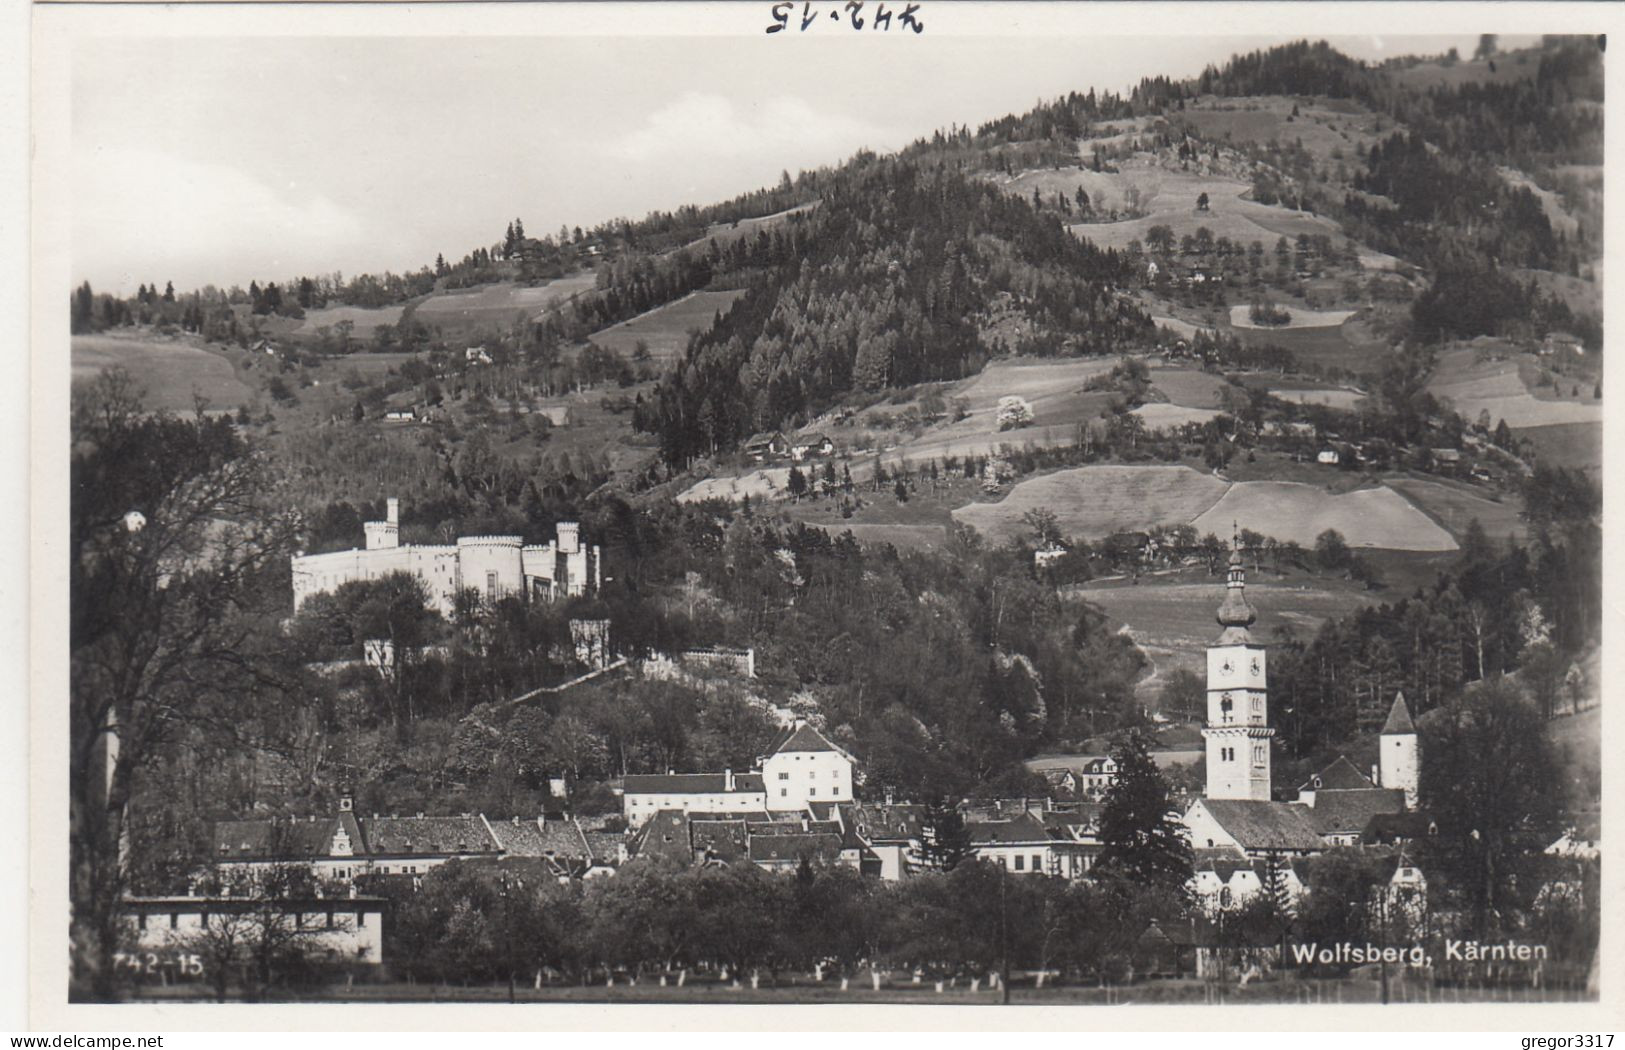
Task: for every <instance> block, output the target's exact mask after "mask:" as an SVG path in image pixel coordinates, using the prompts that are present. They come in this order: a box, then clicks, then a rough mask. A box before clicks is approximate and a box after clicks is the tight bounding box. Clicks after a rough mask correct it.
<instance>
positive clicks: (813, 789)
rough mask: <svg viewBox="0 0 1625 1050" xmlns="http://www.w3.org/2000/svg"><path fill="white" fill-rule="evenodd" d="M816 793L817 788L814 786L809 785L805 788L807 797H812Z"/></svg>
mask: <svg viewBox="0 0 1625 1050" xmlns="http://www.w3.org/2000/svg"><path fill="white" fill-rule="evenodd" d="M816 794H818V789H817V788H816V787H810V788H808V789H807V797H808V798H812V797H813V796H814V795H816Z"/></svg>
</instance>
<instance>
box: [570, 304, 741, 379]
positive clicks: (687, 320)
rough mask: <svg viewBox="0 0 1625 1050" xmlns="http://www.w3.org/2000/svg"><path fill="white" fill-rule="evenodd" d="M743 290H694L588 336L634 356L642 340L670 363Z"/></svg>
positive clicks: (607, 347)
mask: <svg viewBox="0 0 1625 1050" xmlns="http://www.w3.org/2000/svg"><path fill="white" fill-rule="evenodd" d="M744 294H745V293H744V291H743V290H739V291H727V292H691V293H689V294H688V295H685V296H683V298H681V299H678V300H676V301H675V302H670V303H667V304H666V305H664V306H659V307H656V308H655V309H653V310H650V311H649V312H648V313H645V314H639V315H638V316H637V317H634V318H632V319H631V320H629V321H622V322H621V323H620V324H617V325H611V326H610V327H608V328H605V329H604V330H603V331H601V332H594V333H593V334H592V335H590V336H588V337H587V339H588V340H589V341H590V342H592V343H594V344H596V345H598V346H601V347H603V348H604V349H605V350H613V351H615V352H616V353H618V354H621V355H622V356H623V357H625V358H626V359H627V360H631V358H632V354H633V352H634V351H635V350H636V349H637V345H638V343H639V341H641V342H643V343H644V345H646V346H647V347H648V348H649V355H650V356H651V357H652V358H654V360H656V361H658V362H660V363H662V364H669V363H670V362H672V361H675V360H676V359H677V358H679V357H681V356H682V355H683V351H684V350H686V349H687V348H688V333H689V332H692V331H704V330H705V329H707V328H710V327H711V321H712V320H713V319H714V318H715V317H716V315H717V314H719V313H720V314H725V313H727V312H728V311H729V310H730V309H731V308H732V307H733V304H734V303H736V302H738V301H739V297H740V296H742V295H744Z"/></svg>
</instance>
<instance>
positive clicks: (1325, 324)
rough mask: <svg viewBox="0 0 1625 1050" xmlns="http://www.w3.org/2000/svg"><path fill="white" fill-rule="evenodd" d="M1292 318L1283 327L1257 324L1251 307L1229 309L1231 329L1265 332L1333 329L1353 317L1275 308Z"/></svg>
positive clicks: (1342, 313)
mask: <svg viewBox="0 0 1625 1050" xmlns="http://www.w3.org/2000/svg"><path fill="white" fill-rule="evenodd" d="M1276 309H1278V310H1285V311H1286V312H1287V313H1288V314H1290V315H1291V316H1292V320H1291V321H1289V322H1287V323H1286V324H1284V325H1273V324H1257V323H1255V322H1254V321H1253V319H1252V316H1251V313H1252V306H1251V305H1248V304H1239V305H1236V306H1232V307H1231V308H1230V325H1231V327H1232V328H1257V329H1260V330H1262V331H1266V332H1282V331H1286V330H1288V329H1295V328H1335V327H1337V326H1338V325H1340V324H1342V323H1343V322H1344V321H1347V320H1348V319H1349V318H1351V317H1353V316H1354V311H1353V310H1308V309H1305V308H1303V307H1301V306H1277V307H1276Z"/></svg>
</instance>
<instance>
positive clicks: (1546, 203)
mask: <svg viewBox="0 0 1625 1050" xmlns="http://www.w3.org/2000/svg"><path fill="white" fill-rule="evenodd" d="M1495 171H1496V174H1498V175H1500V176H1501V178H1503V179H1505V180H1506V182H1507V185H1509V186H1513V187H1516V188H1521V189H1526V190H1528V191H1529V192H1530V193H1532V194H1534V195H1535V199H1536V200H1538V201H1539V202H1540V208H1541V210H1542V211H1544V212H1545V213H1546V219H1547V221H1548V222H1550V223H1551V224H1552V232H1553V233H1561V234H1562V235H1563V236H1564V237H1573V236H1574V234H1575V232H1576V231H1577V230H1579V228H1580V220H1578V219H1576V218H1575V217H1574V216H1572V215H1570V214H1569V213H1568V212H1567V211H1566V210H1564V208H1563V201H1562V199H1561V198H1560V197H1558V195H1557V194H1555V193H1553V192H1552V191H1551V190H1547V189H1542V188H1541V187H1540V186H1539V185H1537V184H1536V182H1535V180H1534V179H1532V178H1530V177H1529V176H1528V175H1526V174H1524V173H1523V172H1521V171H1519V170H1518V169H1517V168H1508V167H1506V166H1504V165H1503V166H1500V167H1497V168H1496V169H1495Z"/></svg>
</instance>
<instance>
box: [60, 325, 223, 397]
mask: <svg viewBox="0 0 1625 1050" xmlns="http://www.w3.org/2000/svg"><path fill="white" fill-rule="evenodd" d="M70 353H71V361H72V365H71V369H72V374H73V378H74V379H75V380H80V379H94V378H95V377H96V375H97V374H98V373H100V372H101V370H102V369H104V368H108V367H111V366H115V365H116V366H118V367H121V368H123V369H125V370H126V371H127V372H129V373H130V376H131V378H133V379H134V380H135V382H136V384H137V385H138V386H140V387H141V388H142V389H143V390H144V391H145V396H144V397H143V399H142V400H143V403H144V404H145V405H146V407H147V408H148V409H151V410H154V411H158V410H168V411H172V412H190V411H191V410H192V408H193V400H192V395H193V394H194V392H195V393H197V394H199V395H201V396H202V397H204V398H205V399H206V400H207V401H208V403H209V406H210V407H211V408H214V409H220V410H225V409H235V408H236V407H237V406H238V405H241V404H244V403H246V402H249V401H252V400H253V397H254V392H253V391H252V390H250V389H249V388H248V386H247V385H246V384H244V383H243V381H242V380H241V379H238V378H237V373H236V372H235V371H234V370H233V369H232V367H231V362H229V361H228V360H226V358H224V357H222V356H221V355H219V354H216V353H213V352H211V351H208V350H204V349H201V348H199V347H197V346H194V345H192V344H191V343H190V342H183V341H181V340H178V339H169V338H165V337H163V336H148V337H143V336H140V335H136V336H132V337H129V338H126V337H124V336H114V335H76V336H74V337H73V339H72V342H71V345H70Z"/></svg>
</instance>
